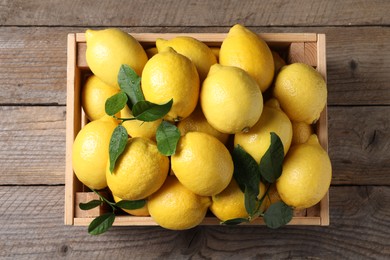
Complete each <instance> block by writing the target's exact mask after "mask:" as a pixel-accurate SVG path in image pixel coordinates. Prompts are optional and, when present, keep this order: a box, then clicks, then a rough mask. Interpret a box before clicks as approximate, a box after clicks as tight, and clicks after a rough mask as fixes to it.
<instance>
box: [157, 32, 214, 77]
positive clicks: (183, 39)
mask: <svg viewBox="0 0 390 260" xmlns="http://www.w3.org/2000/svg"><path fill="white" fill-rule="evenodd" d="M156 46H157V49H158V51H159V52H160V51H162V50H164V49H165V48H166V47H168V46H169V47H172V48H173V49H174V50H175V51H177V52H178V53H180V54H182V55H184V56H186V57H187V58H189V59H190V60H191V61H192V62H193V63H194V64H195V66H196V69H197V70H198V74H199V78H200V81H203V80H204V79H205V78H206V76H207V73H208V72H209V69H210V67H211V65H213V64H215V63H217V59H216V57H215V55H214V53H213V52H212V51H211V49H210V48H209V46H207V45H206V44H205V43H203V42H201V41H199V40H197V39H195V38H193V37H188V36H178V37H175V38H173V39H171V40H164V39H157V40H156Z"/></svg>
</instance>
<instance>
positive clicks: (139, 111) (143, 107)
mask: <svg viewBox="0 0 390 260" xmlns="http://www.w3.org/2000/svg"><path fill="white" fill-rule="evenodd" d="M172 104H173V99H171V100H170V101H169V102H167V103H165V104H162V105H158V104H154V103H152V102H149V101H146V100H144V101H138V102H137V103H136V104H135V105H134V106H133V109H132V112H133V116H134V117H135V118H137V119H138V120H141V121H145V122H151V121H155V120H157V119H160V118H163V117H164V116H165V115H166V114H167V113H168V112H169V110H171V107H172Z"/></svg>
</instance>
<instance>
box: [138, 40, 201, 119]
mask: <svg viewBox="0 0 390 260" xmlns="http://www.w3.org/2000/svg"><path fill="white" fill-rule="evenodd" d="M141 81H142V83H141V86H142V91H143V93H144V96H145V99H146V100H148V101H150V102H153V103H156V104H163V103H166V102H168V101H169V100H171V99H172V98H173V105H172V108H171V110H170V111H169V113H168V114H167V116H168V117H167V118H168V120H171V121H178V120H181V119H184V118H186V117H188V116H189V115H190V114H191V113H192V111H194V109H195V107H196V104H197V102H198V98H199V87H200V85H199V84H200V83H199V76H198V72H197V71H196V67H195V65H194V64H193V63H192V62H191V60H190V59H188V58H187V57H185V56H183V55H181V54H179V53H177V52H176V51H174V50H173V49H172V48H170V47H167V48H166V49H164V50H163V51H160V52H159V53H158V54H156V55H154V56H153V57H152V58H151V59H150V60H149V61H148V62H147V63H146V65H145V68H144V71H143V73H142V80H141Z"/></svg>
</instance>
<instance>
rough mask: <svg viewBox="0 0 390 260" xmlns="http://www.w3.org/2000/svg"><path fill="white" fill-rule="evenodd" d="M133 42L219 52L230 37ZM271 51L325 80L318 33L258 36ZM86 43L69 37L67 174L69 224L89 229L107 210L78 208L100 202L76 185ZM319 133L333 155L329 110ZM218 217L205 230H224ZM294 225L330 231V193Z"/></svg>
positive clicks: (121, 219)
mask: <svg viewBox="0 0 390 260" xmlns="http://www.w3.org/2000/svg"><path fill="white" fill-rule="evenodd" d="M131 35H132V36H134V37H135V38H136V39H137V40H138V41H139V42H140V43H141V44H142V45H143V46H144V48H148V47H152V46H154V44H155V40H156V39H157V38H164V39H170V38H173V37H176V36H178V35H186V36H191V37H194V38H197V39H199V40H201V41H203V42H205V43H206V44H207V45H209V46H220V45H221V42H222V41H223V39H225V37H226V35H227V34H224V33H217V34H215V33H212V34H211V33H210V34H209V33H191V34H176V33H175V34H173V33H166V34H160V33H134V34H131ZM259 35H260V37H261V38H263V39H264V40H265V41H266V42H267V43H268V44H269V46H270V47H271V49H273V50H275V51H277V52H279V53H280V54H281V55H282V56H283V57H284V58H285V60H287V62H288V63H292V62H303V63H307V64H309V65H311V66H313V67H315V68H316V69H317V70H318V71H319V72H320V73H321V74H322V76H323V77H324V78H325V80H326V46H325V35H324V34H315V33H264V34H259ZM85 51H86V43H85V35H84V34H83V33H76V34H73V33H72V34H69V35H68V63H67V108H66V111H67V115H66V172H65V224H66V225H88V224H89V223H90V222H91V221H92V219H93V218H94V217H96V216H98V215H99V214H101V213H102V212H103V211H104V210H105V209H104V208H97V209H95V210H94V211H87V212H85V211H81V210H79V209H78V204H79V202H87V201H89V200H91V199H97V195H96V194H94V193H92V192H90V191H89V190H88V188H86V187H84V185H82V184H81V183H80V181H79V180H78V179H77V177H76V176H75V174H74V173H73V169H72V145H73V141H74V139H75V137H76V135H77V133H78V132H79V131H80V129H81V128H82V127H83V126H84V125H85V124H86V123H87V119H86V117H85V115H84V113H83V111H82V109H81V104H80V87H81V86H82V84H83V82H84V81H85V79H86V77H87V76H88V75H90V74H91V72H90V70H89V68H88V65H87V62H86V59H85ZM315 130H316V133H317V135H318V138H319V141H320V143H321V145H322V147H323V148H324V149H325V150H326V151H327V150H328V128H327V108H326V107H325V109H324V111H323V112H322V113H321V117H320V119H319V121H318V122H317V123H316V129H315ZM219 222H220V221H219V220H218V219H217V218H216V217H214V216H211V215H210V216H209V215H208V216H206V218H205V219H204V221H203V222H202V225H219ZM114 225H117V226H136V225H141V226H154V225H157V224H156V223H155V222H154V221H153V220H152V219H151V218H150V217H136V216H130V215H123V216H122V215H121V216H117V217H116V219H115V222H114ZM244 225H264V221H263V219H262V218H257V219H256V220H254V221H253V222H251V223H248V224H244ZM289 225H321V226H327V225H329V193H327V194H326V196H325V197H324V198H323V199H322V200H321V202H319V203H318V204H317V205H315V206H313V207H311V208H309V209H305V210H301V211H295V212H294V217H293V219H292V220H291V222H290V223H289Z"/></svg>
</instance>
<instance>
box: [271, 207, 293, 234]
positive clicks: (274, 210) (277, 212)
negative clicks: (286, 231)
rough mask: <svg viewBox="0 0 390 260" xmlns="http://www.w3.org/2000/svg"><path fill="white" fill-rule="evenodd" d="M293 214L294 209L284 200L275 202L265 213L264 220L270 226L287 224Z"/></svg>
mask: <svg viewBox="0 0 390 260" xmlns="http://www.w3.org/2000/svg"><path fill="white" fill-rule="evenodd" d="M292 216H293V209H292V208H291V207H290V206H288V205H286V204H285V203H284V202H282V201H278V202H275V203H273V204H272V205H271V206H270V207H269V208H268V209H267V211H266V212H265V213H264V222H265V224H266V225H267V227H269V228H279V227H281V226H284V225H286V224H287V223H288V222H290V220H291V219H292Z"/></svg>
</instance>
